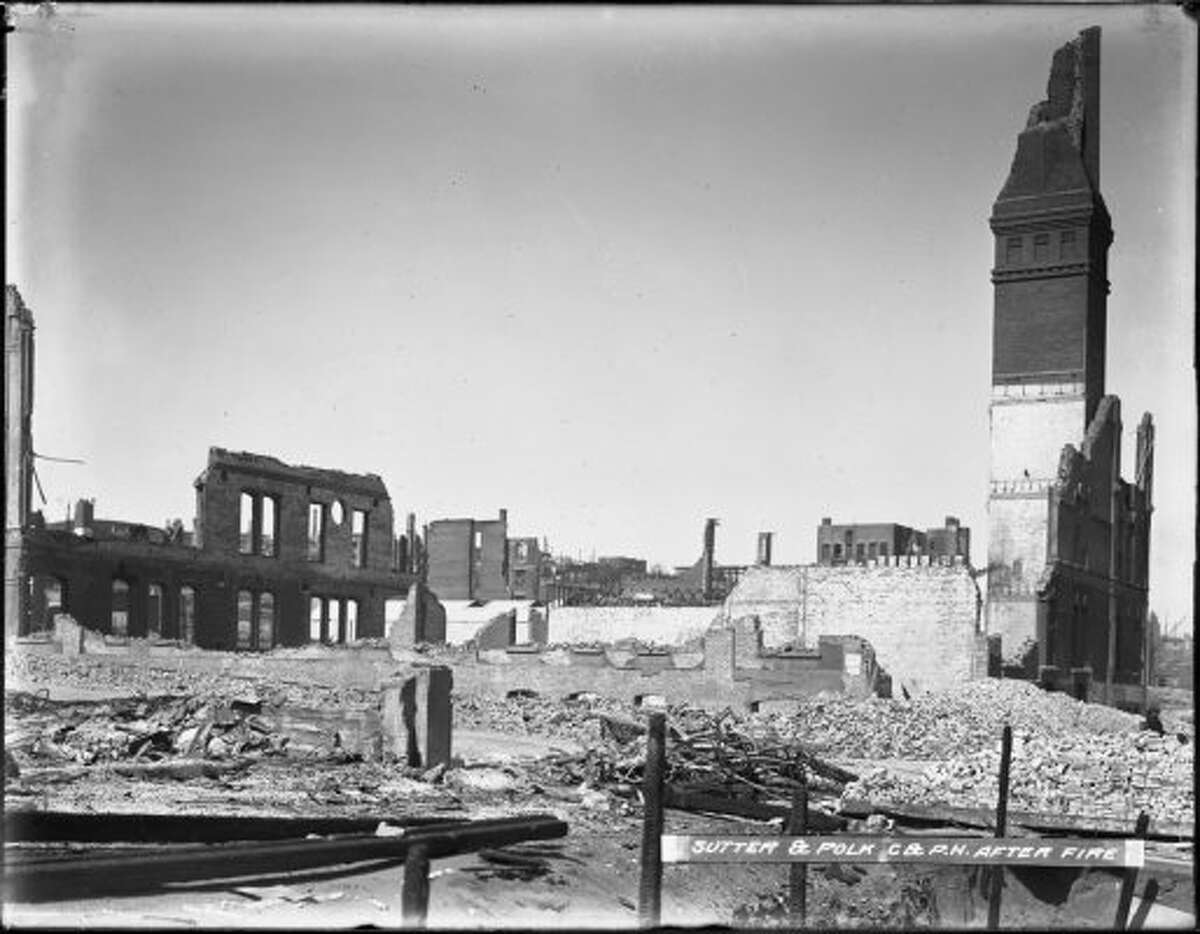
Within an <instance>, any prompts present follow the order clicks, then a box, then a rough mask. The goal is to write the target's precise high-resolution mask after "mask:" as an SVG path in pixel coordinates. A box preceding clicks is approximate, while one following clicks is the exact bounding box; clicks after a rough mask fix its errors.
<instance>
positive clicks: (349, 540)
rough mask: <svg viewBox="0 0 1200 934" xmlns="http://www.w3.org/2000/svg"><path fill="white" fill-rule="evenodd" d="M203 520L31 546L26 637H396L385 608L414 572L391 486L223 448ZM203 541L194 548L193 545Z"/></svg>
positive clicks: (200, 483)
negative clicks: (58, 633)
mask: <svg viewBox="0 0 1200 934" xmlns="http://www.w3.org/2000/svg"><path fill="white" fill-rule="evenodd" d="M195 489H196V522H195V528H194V531H193V533H192V534H191V536H188V535H187V534H186V533H184V534H179V532H178V530H163V529H158V528H153V527H148V526H144V525H138V524H135V523H128V522H117V521H112V520H99V519H95V518H94V515H93V509H92V506H91V504H90V503H88V502H87V501H82V502H81V503H80V504H79V505H78V506H77V508H76V511H75V518H74V521H73V522H71V523H62V524H52V525H43V526H42V527H31V528H29V529H27V530H26V532H25V533H24V536H23V544H24V550H23V558H24V564H23V568H22V576H23V578H24V580H25V590H24V596H25V598H24V599H23V600H22V604H23V605H22V607H21V608H20V611H19V612H20V617H19V618H20V631H21V632H22V633H28V632H33V631H38V630H44V629H47V628H49V626H50V625H51V624H52V622H53V616H54V615H55V614H56V613H58V612H62V613H69V614H70V615H72V616H73V617H74V618H75V619H76V620H78V621H79V622H80V623H82V624H83V625H84V626H86V627H87V628H89V629H93V630H96V631H99V632H102V633H105V634H107V635H109V636H114V637H132V638H150V639H165V640H178V641H180V642H184V643H191V644H195V645H197V646H200V647H202V648H212V649H241V650H249V651H266V650H268V649H271V648H273V647H275V646H297V645H302V644H305V643H308V642H324V643H331V644H338V643H346V642H352V641H354V640H356V639H362V638H381V637H382V636H383V635H384V605H385V602H386V601H387V600H389V599H395V598H399V597H403V596H404V595H405V593H406V592H407V588H408V586H409V584H411V583H412V580H413V578H412V575H410V574H405V573H400V572H397V571H395V570H394V569H393V554H394V551H395V548H396V543H395V541H394V539H393V527H392V506H391V501H390V499H389V497H388V494H387V490H386V488H385V486H384V484H383V481H382V480H381V479H380V478H379V477H378V476H375V475H374V474H352V473H344V472H342V471H338V470H325V469H321V468H316V467H307V466H291V465H288V464H285V463H283V462H282V461H280V460H277V459H276V458H273V457H268V456H265V455H261V454H248V453H242V452H231V451H226V450H224V449H222V448H212V449H210V451H209V455H208V464H207V466H206V468H205V470H204V471H203V473H201V475H200V476H199V478H197V480H196V481H195ZM189 539H190V540H189Z"/></svg>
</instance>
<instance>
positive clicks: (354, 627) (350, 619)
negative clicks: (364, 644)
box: [346, 600, 358, 642]
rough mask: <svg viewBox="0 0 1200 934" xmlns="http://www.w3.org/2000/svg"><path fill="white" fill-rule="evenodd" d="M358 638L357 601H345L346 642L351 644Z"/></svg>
mask: <svg viewBox="0 0 1200 934" xmlns="http://www.w3.org/2000/svg"><path fill="white" fill-rule="evenodd" d="M357 638H358V601H357V600H347V601H346V641H347V642H353V641H354V640H355V639H357Z"/></svg>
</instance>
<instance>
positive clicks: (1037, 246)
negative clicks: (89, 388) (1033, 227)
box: [1033, 234, 1050, 263]
mask: <svg viewBox="0 0 1200 934" xmlns="http://www.w3.org/2000/svg"><path fill="white" fill-rule="evenodd" d="M1049 258H1050V235H1049V234H1035V235H1034V237H1033V261H1034V262H1035V263H1044V262H1046V260H1048V259H1049Z"/></svg>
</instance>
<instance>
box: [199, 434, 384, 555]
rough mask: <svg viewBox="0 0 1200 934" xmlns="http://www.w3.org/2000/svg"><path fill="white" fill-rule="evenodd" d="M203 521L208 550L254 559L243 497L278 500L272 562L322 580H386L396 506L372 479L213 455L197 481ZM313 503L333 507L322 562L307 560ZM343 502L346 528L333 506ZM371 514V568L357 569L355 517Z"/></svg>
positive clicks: (255, 457)
mask: <svg viewBox="0 0 1200 934" xmlns="http://www.w3.org/2000/svg"><path fill="white" fill-rule="evenodd" d="M196 489H197V493H198V496H199V497H200V498H201V499H202V501H203V504H202V508H201V509H200V510H198V512H199V513H200V514H201V515H202V516H203V526H202V528H201V529H200V530H199V531H200V533H201V541H202V547H203V550H204V551H207V552H212V553H216V554H224V555H229V556H239V557H242V558H245V557H247V556H246V555H243V554H241V553H240V548H239V545H240V541H239V516H240V508H241V502H240V500H241V494H242V493H243V492H248V493H252V494H256V495H264V496H271V497H274V498H275V500H276V504H277V511H278V515H277V517H276V521H277V524H278V535H277V536H276V542H275V546H276V554H275V555H274V556H272V559H271V560H277V561H279V562H280V563H282V564H285V565H286V564H293V565H295V564H298V565H301V566H303V567H306V568H309V569H310V570H313V571H316V572H318V573H322V572H323V573H338V572H346V573H347V574H351V575H353V574H355V573H363V572H372V571H373V572H375V573H381V574H386V573H388V572H389V571H390V570H391V564H392V538H393V532H394V529H393V526H394V522H393V515H392V503H391V499H390V498H389V497H388V493H387V488H386V487H385V486H384V484H383V481H382V480H380V479H379V478H378V477H377V476H374V475H372V474H351V473H345V472H343V471H338V470H325V469H321V468H316V467H302V466H301V467H293V466H291V465H288V464H284V463H283V462H282V461H279V460H277V459H276V458H273V457H269V456H266V455H261V454H248V453H243V452H230V451H225V450H223V449H221V448H211V449H210V450H209V458H208V468H207V469H206V470H205V472H204V475H203V476H202V477H201V478H200V479H199V480H197V481H196ZM310 503H319V504H322V505H324V506H326V507H327V508H326V510H325V521H324V553H323V556H322V560H321V561H318V562H313V561H309V558H308V509H309V504H310ZM334 503H340V504H341V507H342V513H343V515H342V521H341V522H340V523H339V522H335V521H334V517H333V515H332V512H333V510H332V506H333V504H334ZM355 510H360V511H362V512H364V513H365V514H366V561H365V564H364V565H363V566H362V567H355V565H354V562H353V556H354V543H353V528H352V516H353V513H354V511H355Z"/></svg>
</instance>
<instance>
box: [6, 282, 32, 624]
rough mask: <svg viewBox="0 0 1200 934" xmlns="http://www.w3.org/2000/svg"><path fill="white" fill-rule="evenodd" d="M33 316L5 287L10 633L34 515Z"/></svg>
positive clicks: (17, 612)
mask: <svg viewBox="0 0 1200 934" xmlns="http://www.w3.org/2000/svg"><path fill="white" fill-rule="evenodd" d="M32 423H33V315H32V314H31V313H30V311H29V309H28V308H26V307H25V302H24V301H22V300H21V293H20V292H18V291H17V287H16V286H15V285H6V286H5V287H4V634H5V636H6V637H7V638H8V639H9V640H10V641H11V640H12V638H13V637H14V636H15V635H16V634H17V632H18V629H19V621H20V619H21V612H22V609H21V608H22V602H23V599H24V597H25V591H24V590H23V587H24V586H25V584H24V582H25V575H24V568H23V565H24V538H23V536H24V533H25V530H26V529H28V528H29V526H30V523H31V521H32V519H33V513H32V510H31V506H32V494H33V429H32Z"/></svg>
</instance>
